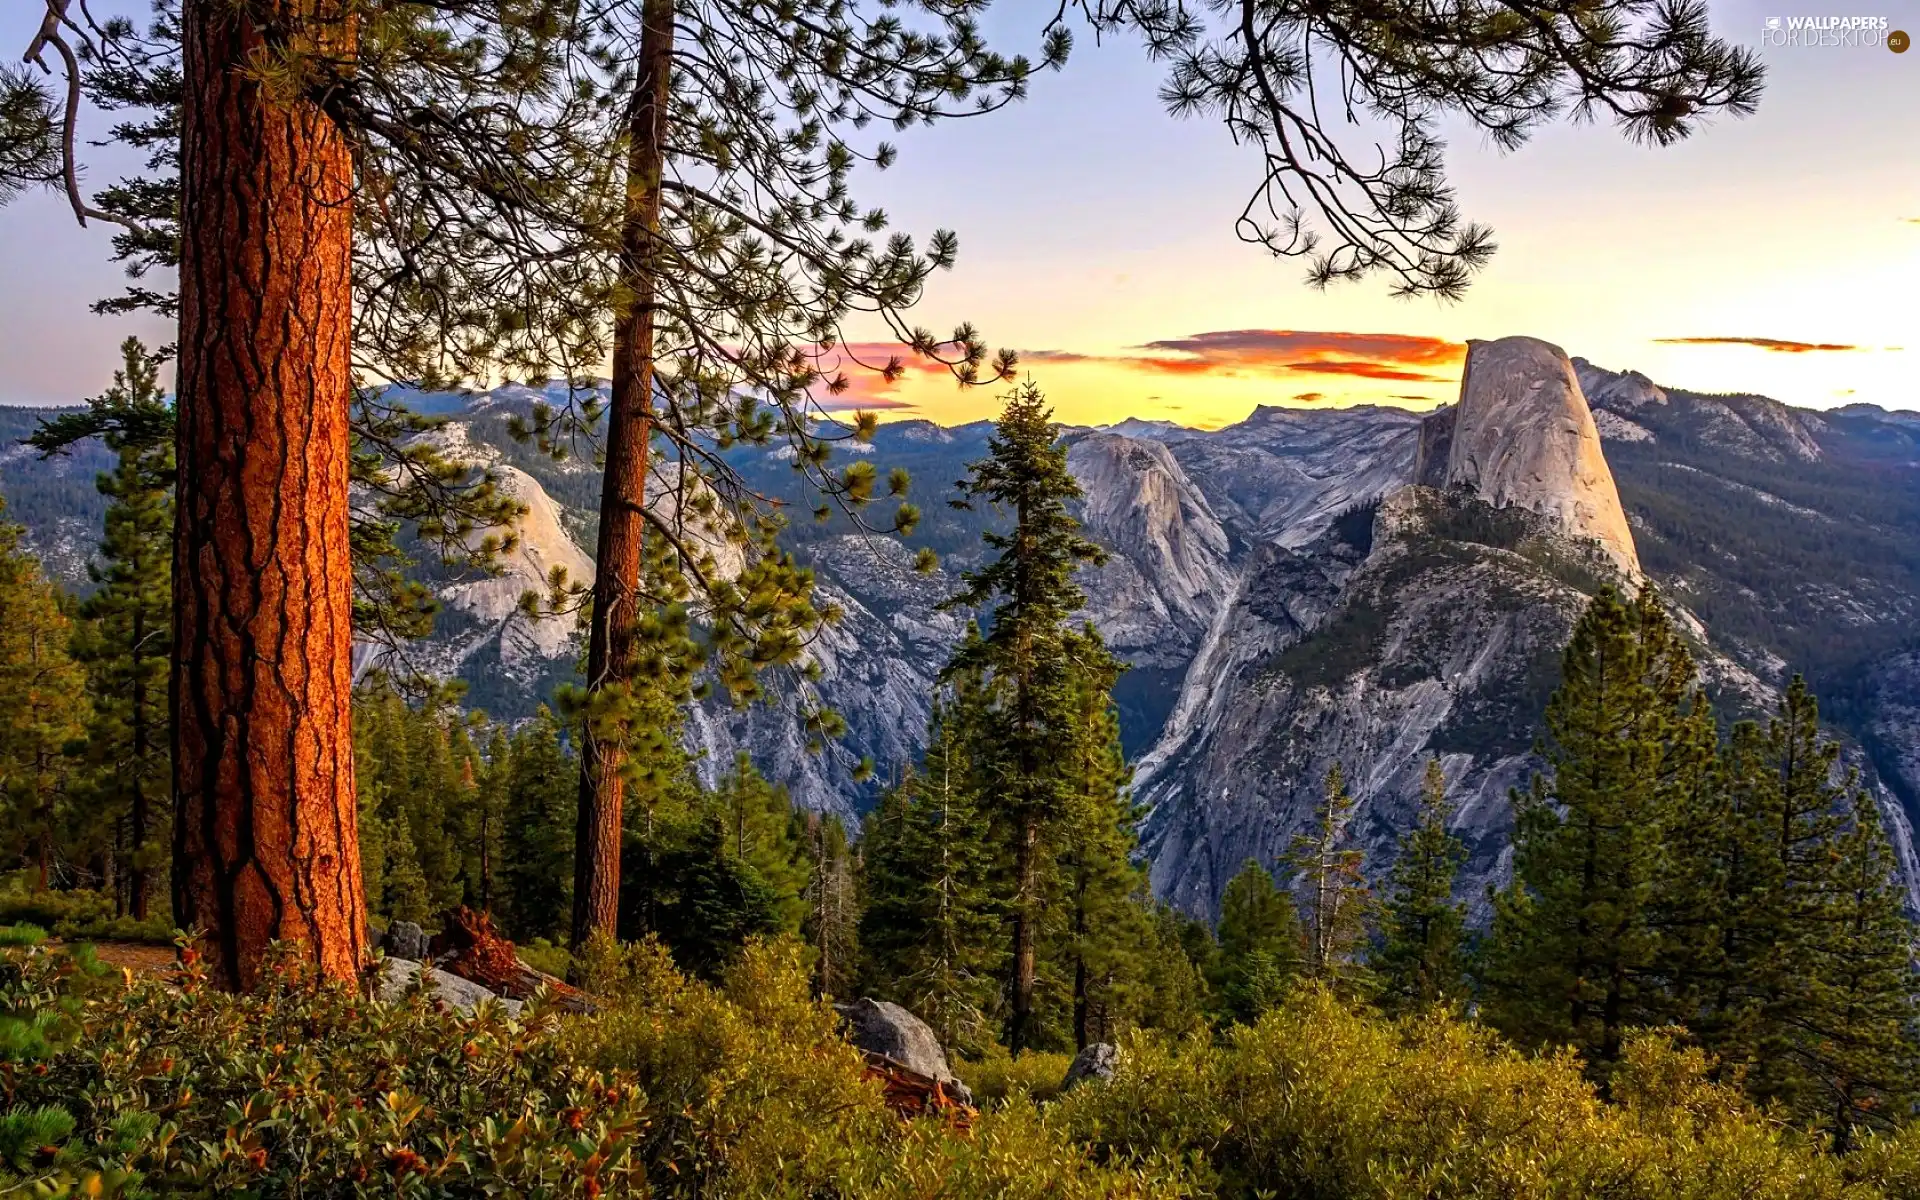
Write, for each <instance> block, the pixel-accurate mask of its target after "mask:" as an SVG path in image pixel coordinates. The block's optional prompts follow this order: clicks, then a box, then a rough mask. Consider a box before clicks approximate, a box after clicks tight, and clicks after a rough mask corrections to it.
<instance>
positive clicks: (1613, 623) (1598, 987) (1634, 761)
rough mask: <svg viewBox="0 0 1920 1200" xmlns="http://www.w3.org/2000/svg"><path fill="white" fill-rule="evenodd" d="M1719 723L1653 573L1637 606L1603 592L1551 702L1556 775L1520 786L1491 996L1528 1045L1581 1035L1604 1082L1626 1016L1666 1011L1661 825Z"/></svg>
mask: <svg viewBox="0 0 1920 1200" xmlns="http://www.w3.org/2000/svg"><path fill="white" fill-rule="evenodd" d="M1703 728H1704V729H1705V730H1707V731H1708V733H1707V736H1706V737H1705V738H1704V739H1703V738H1702V736H1701V731H1702V729H1703ZM1710 731H1711V715H1710V713H1709V712H1708V710H1707V708H1706V704H1705V701H1704V700H1703V699H1702V698H1701V696H1700V695H1699V692H1698V689H1697V687H1696V685H1695V682H1694V669H1693V661H1692V658H1691V657H1690V656H1689V655H1688V654H1687V651H1686V649H1685V647H1684V646H1683V645H1682V644H1681V642H1680V640H1679V637H1678V635H1677V634H1676V633H1675V631H1674V629H1673V627H1672V625H1671V624H1670V623H1669V622H1668V620H1667V617H1666V615H1665V613H1664V612H1663V611H1662V609H1661V607H1660V603H1659V600H1658V598H1657V596H1656V595H1655V594H1654V591H1653V589H1652V587H1651V585H1649V586H1646V587H1643V588H1642V589H1641V591H1640V593H1639V595H1638V596H1637V597H1636V598H1635V599H1634V600H1633V601H1631V602H1627V603H1623V602H1622V601H1621V600H1620V599H1619V597H1618V596H1617V595H1615V594H1614V593H1613V592H1612V591H1610V590H1608V591H1602V592H1601V593H1600V594H1599V595H1598V596H1596V597H1594V599H1593V601H1592V603H1591V604H1590V605H1589V606H1588V608H1587V611H1586V613H1585V614H1584V615H1583V616H1582V617H1581V619H1580V621H1579V622H1578V624H1577V625H1576V626H1575V627H1574V631H1573V637H1572V640H1571V641H1570V643H1569V644H1568V646H1567V650H1566V654H1565V656H1564V660H1563V666H1562V680H1561V684H1560V687H1559V689H1558V690H1557V691H1555V693H1554V695H1553V698H1552V700H1551V701H1550V702H1549V704H1548V707H1547V715H1546V735H1545V738H1544V742H1543V745H1542V747H1541V751H1542V754H1543V756H1544V757H1545V758H1546V760H1547V764H1548V767H1549V769H1550V771H1551V775H1550V777H1542V776H1536V777H1535V779H1534V781H1533V786H1532V789H1531V790H1530V791H1529V792H1527V793H1524V794H1523V793H1519V792H1516V793H1515V794H1514V809H1515V833H1514V874H1513V883H1512V885H1511V887H1509V888H1508V889H1507V891H1505V892H1504V893H1502V894H1501V895H1500V896H1499V897H1498V898H1497V900H1496V904H1495V916H1494V929H1493V934H1492V938H1491V943H1490V947H1489V958H1488V963H1487V979H1486V984H1487V992H1488V996H1487V1006H1486V1007H1487V1011H1488V1012H1489V1014H1490V1016H1491V1017H1492V1019H1493V1021H1494V1023H1495V1024H1496V1025H1497V1026H1498V1027H1499V1028H1501V1029H1502V1030H1504V1031H1505V1032H1507V1033H1509V1034H1510V1035H1512V1036H1514V1037H1515V1038H1517V1039H1519V1040H1520V1041H1521V1042H1523V1043H1524V1044H1529V1045H1540V1044H1552V1043H1561V1044H1571V1045H1573V1046H1575V1047H1577V1048H1578V1049H1579V1050H1580V1051H1581V1052H1582V1054H1583V1055H1584V1056H1585V1057H1586V1060H1587V1062H1588V1064H1589V1066H1590V1068H1591V1069H1592V1070H1594V1072H1595V1073H1596V1075H1598V1076H1599V1077H1600V1078H1601V1079H1602V1080H1604V1079H1605V1077H1606V1074H1607V1072H1608V1070H1609V1069H1610V1068H1611V1066H1612V1064H1614V1063H1615V1062H1617V1061H1618V1059H1619V1056H1620V1052H1621V1048H1622V1045H1623V1040H1624V1037H1625V1033H1626V1030H1627V1029H1628V1028H1630V1027H1632V1026H1636V1025H1649V1024H1662V1023H1665V1021H1667V1020H1669V1019H1671V1016H1672V1012H1671V1003H1670V993H1669V992H1668V991H1667V990H1666V987H1665V980H1664V977H1663V966H1664V965H1665V962H1666V948H1667V947H1666V942H1665V941H1664V940H1663V939H1664V935H1665V929H1664V928H1663V922H1662V915H1663V914H1662V910H1661V908H1660V905H1659V898H1660V896H1661V893H1662V889H1663V888H1664V887H1665V886H1666V885H1668V884H1669V883H1671V882H1672V881H1673V880H1674V878H1675V877H1676V868H1675V865H1674V863H1673V861H1672V859H1671V857H1670V856H1669V854H1668V848H1667V837H1668V834H1669V832H1670V831H1671V830H1672V828H1673V825H1674V821H1675V815H1676V813H1677V812H1678V811H1680V798H1681V797H1683V796H1685V795H1687V794H1690V793H1691V791H1692V790H1693V788H1694V787H1695V784H1696V781H1697V777H1698V774H1699V773H1700V772H1702V771H1705V770H1707V769H1708V768H1709V766H1710V761H1711V759H1710V754H1711V748H1712V740H1711V732H1710ZM1703 751H1704V753H1703Z"/></svg>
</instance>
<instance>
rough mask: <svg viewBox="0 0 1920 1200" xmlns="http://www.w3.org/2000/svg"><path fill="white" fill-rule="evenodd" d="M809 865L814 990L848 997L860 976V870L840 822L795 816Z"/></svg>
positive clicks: (808, 920) (808, 930)
mask: <svg viewBox="0 0 1920 1200" xmlns="http://www.w3.org/2000/svg"><path fill="white" fill-rule="evenodd" d="M795 816H796V818H797V819H798V821H799V824H800V830H801V836H802V839H803V842H804V845H805V846H806V847H807V855H808V860H809V864H810V870H809V872H808V880H807V894H806V901H807V918H806V928H805V931H804V932H805V933H806V937H807V942H808V944H809V945H811V946H812V947H813V951H814V962H813V982H814V988H815V990H816V991H817V992H818V993H819V994H820V995H821V996H822V997H823V998H826V999H829V1000H831V999H835V998H837V997H842V996H849V995H851V994H852V993H853V989H854V988H855V987H856V986H857V985H858V980H859V972H860V884H859V866H858V863H857V862H856V860H855V857H854V849H853V846H852V844H851V842H850V841H849V840H848V838H847V827H846V826H845V825H843V824H842V823H841V822H840V818H839V817H836V816H832V815H824V816H823V815H822V814H820V813H815V812H809V813H797V814H795Z"/></svg>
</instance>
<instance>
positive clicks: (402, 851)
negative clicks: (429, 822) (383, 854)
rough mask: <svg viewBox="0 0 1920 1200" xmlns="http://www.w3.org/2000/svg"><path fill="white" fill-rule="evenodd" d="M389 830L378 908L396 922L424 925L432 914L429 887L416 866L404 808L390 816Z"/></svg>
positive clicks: (416, 852) (416, 854)
mask: <svg viewBox="0 0 1920 1200" xmlns="http://www.w3.org/2000/svg"><path fill="white" fill-rule="evenodd" d="M391 829H392V833H391V834H389V836H388V838H387V845H386V851H387V871H386V883H385V892H384V894H383V895H382V896H381V907H382V908H384V909H385V910H386V912H387V915H388V916H389V917H391V918H392V919H394V920H396V921H412V922H413V923H414V924H416V925H425V924H428V923H430V922H431V921H432V920H433V917H434V913H435V910H434V907H433V891H432V886H431V883H430V882H429V880H428V878H427V873H426V871H425V870H423V869H422V868H421V866H420V853H419V850H418V848H417V847H416V846H415V843H414V837H413V824H412V822H411V821H410V820H409V819H408V817H407V813H406V811H405V810H404V809H403V810H401V811H400V812H399V813H397V814H396V815H395V816H394V818H393V824H392V826H391Z"/></svg>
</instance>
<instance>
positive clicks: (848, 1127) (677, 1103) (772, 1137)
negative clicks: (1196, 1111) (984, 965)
mask: <svg viewBox="0 0 1920 1200" xmlns="http://www.w3.org/2000/svg"><path fill="white" fill-rule="evenodd" d="M583 965H584V967H585V971H586V977H587V980H588V983H589V985H590V987H591V989H592V990H593V991H594V992H595V994H596V995H601V996H608V997H611V998H612V1003H611V1004H610V1005H609V1006H608V1008H607V1009H606V1010H604V1011H603V1012H602V1013H601V1014H600V1015H597V1016H595V1017H594V1018H592V1019H590V1020H588V1021H585V1022H583V1023H582V1024H581V1025H580V1026H579V1027H578V1028H577V1029H575V1030H573V1031H570V1032H571V1036H572V1037H573V1038H574V1039H575V1044H576V1046H577V1047H578V1048H579V1052H580V1053H581V1055H582V1056H583V1057H584V1058H586V1059H588V1060H589V1061H590V1062H593V1063H595V1064H598V1065H601V1066H607V1067H611V1066H618V1067H620V1068H622V1069H625V1070H631V1071H632V1072H633V1073H634V1077H635V1079H636V1082H637V1083H638V1084H639V1086H640V1087H641V1089H642V1090H643V1091H645V1092H646V1093H647V1095H648V1096H649V1097H650V1098H651V1099H652V1100H653V1102H654V1105H655V1111H656V1112H657V1113H659V1114H661V1119H660V1120H659V1121H658V1122H657V1123H656V1124H655V1125H654V1126H653V1127H651V1128H650V1129H649V1130H648V1131H647V1132H646V1134H645V1137H644V1145H643V1153H644V1155H645V1157H646V1158H647V1160H648V1162H649V1164H651V1167H652V1178H653V1179H654V1181H655V1186H656V1187H657V1189H658V1192H657V1194H659V1195H663V1196H689V1197H692V1196H699V1197H728V1196H733V1197H743V1198H745V1197H753V1198H755V1200H758V1198H760V1197H796V1198H798V1197H834V1198H836V1200H839V1198H844V1200H854V1198H856V1197H857V1198H869V1197H871V1198H891V1197H899V1198H901V1200H907V1198H908V1197H915V1198H917V1197H926V1196H934V1195H938V1196H941V1197H946V1198H950V1200H969V1198H975V1197H977V1198H979V1200H988V1198H989V1197H1002V1196H1005V1197H1019V1196H1035V1197H1038V1196H1050V1197H1059V1198H1061V1200H1077V1198H1081V1197H1085V1198H1087V1200H1091V1198H1093V1197H1109V1196H1110V1197H1128V1196H1139V1197H1146V1196H1169V1197H1177V1196H1180V1195H1184V1194H1187V1193H1186V1190H1185V1185H1184V1184H1183V1183H1182V1182H1181V1181H1180V1178H1179V1176H1178V1174H1177V1173H1175V1172H1173V1171H1170V1170H1168V1169H1167V1168H1165V1167H1164V1165H1161V1164H1153V1165H1151V1166H1133V1165H1128V1166H1125V1167H1120V1166H1107V1167H1102V1166H1097V1165H1095V1164H1094V1163H1093V1162H1092V1161H1090V1160H1089V1159H1088V1157H1087V1154H1086V1151H1085V1148H1084V1147H1082V1146H1081V1145H1079V1144H1078V1143H1076V1142H1074V1141H1072V1140H1071V1139H1069V1138H1068V1137H1066V1136H1065V1135H1064V1133H1063V1132H1062V1131H1061V1130H1060V1129H1059V1128H1058V1126H1057V1124H1056V1123H1054V1122H1053V1121H1052V1120H1051V1119H1050V1118H1045V1117H1042V1116H1041V1114H1039V1113H1038V1112H1036V1111H1035V1109H1034V1107H1033V1105H1032V1104H1030V1103H1026V1102H1024V1101H1022V1102H1020V1103H1014V1104H1008V1105H1006V1106H1003V1107H1002V1108H1000V1109H999V1110H997V1111H993V1112H988V1113H983V1114H982V1115H981V1116H980V1117H979V1118H978V1119H977V1120H976V1122H975V1124H974V1127H973V1129H972V1130H971V1131H970V1133H968V1134H967V1135H966V1136H960V1135H957V1134H955V1133H954V1132H953V1131H951V1130H948V1129H947V1128H946V1127H945V1126H943V1125H942V1124H941V1122H940V1121H938V1120H937V1119H934V1118H923V1119H919V1120H915V1121H911V1122H902V1121H901V1120H900V1119H899V1118H898V1117H897V1116H895V1115H894V1114H893V1113H892V1112H891V1111H889V1110H888V1109H887V1108H886V1106H885V1104H884V1103H883V1101H882V1097H881V1094H880V1090H879V1088H878V1087H877V1086H876V1085H875V1084H874V1083H873V1082H871V1081H870V1080H867V1079H866V1078H864V1076H863V1062H862V1059H861V1056H860V1055H859V1054H858V1053H857V1052H856V1051H855V1050H853V1048H852V1047H850V1046H848V1045H847V1043H846V1042H845V1041H844V1040H842V1039H841V1037H840V1035H839V1033H838V1020H837V1018H836V1016H835V1014H834V1012H833V1010H832V1009H831V1008H830V1007H829V1006H828V1005H827V1004H825V1003H824V1002H822V1001H819V1000H816V999H814V998H813V996H812V995H811V993H810V990H809V985H808V976H807V971H806V968H805V963H804V949H803V948H802V947H801V946H800V945H799V943H797V942H794V941H791V940H780V941H774V942H758V941H755V942H749V943H748V945H747V949H746V951H745V952H744V953H743V954H742V955H741V957H740V959H739V961H738V962H737V963H735V965H734V966H733V967H732V968H730V969H729V970H728V971H727V972H726V974H725V976H724V978H723V981H722V983H721V985H720V986H719V987H717V988H715V987H708V986H706V985H704V984H701V983H699V982H698V981H694V980H689V979H687V978H686V977H685V976H683V975H682V974H681V973H680V972H679V971H678V970H676V969H675V968H674V966H673V963H672V960H671V958H670V957H669V955H668V954H667V953H666V951H665V950H663V949H662V948H660V947H659V946H658V945H657V944H656V943H653V942H645V943H640V944H636V945H633V946H628V947H625V948H622V949H618V950H615V949H610V948H609V947H607V946H605V945H604V944H603V945H600V946H596V947H592V948H589V950H588V951H587V953H586V955H585V956H584V963H583ZM1065 1069H1066V1068H1065V1065H1064V1063H1063V1064H1062V1065H1061V1067H1060V1070H1061V1071H1064V1070H1065ZM1056 1082H1057V1079H1056Z"/></svg>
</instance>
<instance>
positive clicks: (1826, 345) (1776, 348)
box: [1653, 337, 1860, 354]
mask: <svg viewBox="0 0 1920 1200" xmlns="http://www.w3.org/2000/svg"><path fill="white" fill-rule="evenodd" d="M1653 340H1654V341H1655V342H1656V343H1658V344H1659V345H1662V346H1752V347H1754V348H1756V349H1760V350H1768V351H1772V352H1773V353H1775V354H1812V353H1815V352H1817V351H1828V350H1858V349H1860V347H1858V346H1849V345H1845V344H1843V343H1840V342H1790V341H1787V340H1785V339H1783V338H1764V337H1675V338H1655V339H1653Z"/></svg>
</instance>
